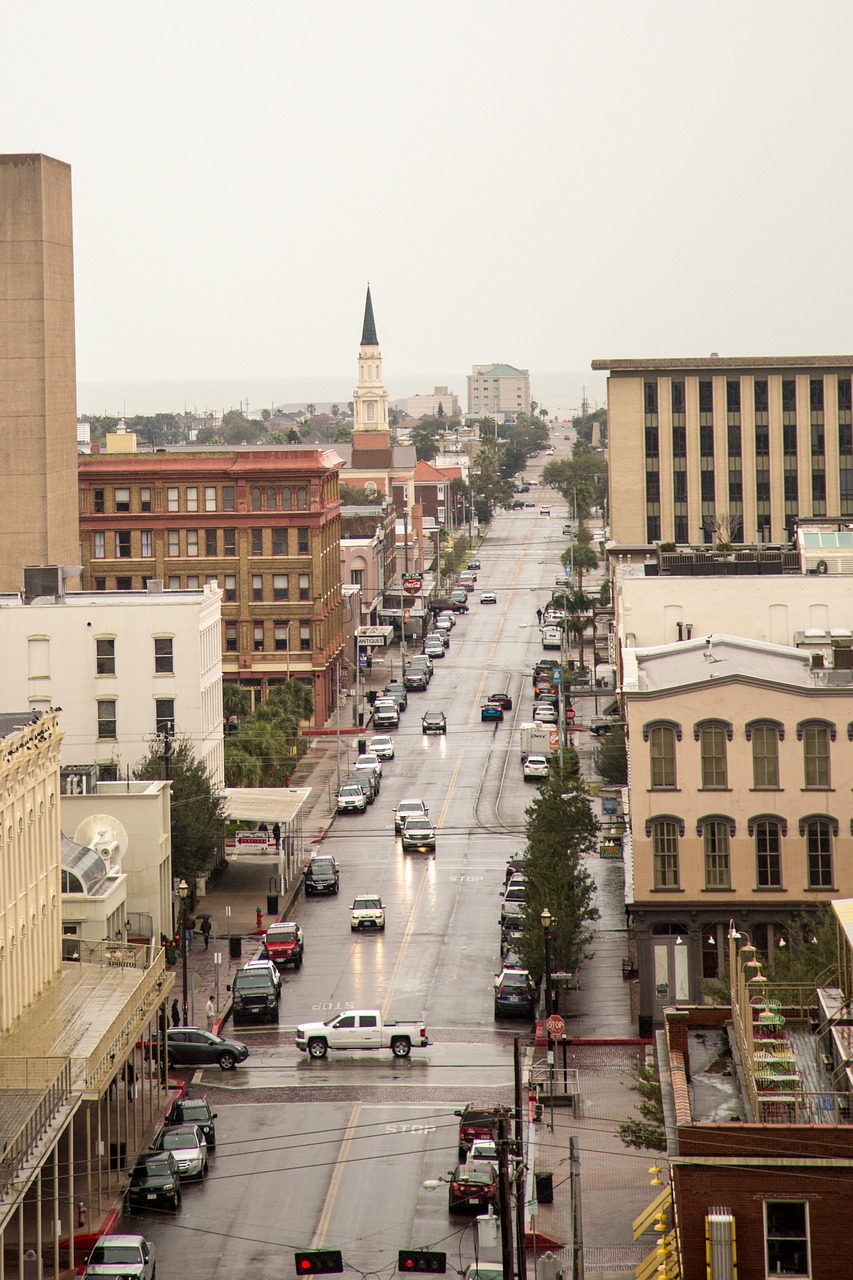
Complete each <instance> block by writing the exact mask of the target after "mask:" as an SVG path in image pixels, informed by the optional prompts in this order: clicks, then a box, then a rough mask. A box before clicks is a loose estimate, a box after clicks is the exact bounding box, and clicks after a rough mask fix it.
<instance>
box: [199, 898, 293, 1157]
mask: <svg viewBox="0 0 853 1280" xmlns="http://www.w3.org/2000/svg"><path fill="white" fill-rule="evenodd" d="M264 951H265V952H266V955H267V958H268V959H269V960H272V962H273V964H274V965H277V966H278V967H279V968H280V969H283V968H284V967H285V965H288V964H292V965H293V967H294V969H301V968H302V957H303V955H304V952H305V939H304V938H303V936H302V930H301V929H300V927H299V925H298V924H297V923H296V921H295V920H278V921H276V923H275V924H271V925H268V926H267V931H266V933H265V934H264ZM205 1136H206V1135H205Z"/></svg>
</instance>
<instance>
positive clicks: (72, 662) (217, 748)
mask: <svg viewBox="0 0 853 1280" xmlns="http://www.w3.org/2000/svg"><path fill="white" fill-rule="evenodd" d="M152 585H153V584H152V582H151V581H149V584H148V586H149V590H147V591H143V590H138V591H104V592H100V591H97V592H96V591H93V592H71V593H68V594H64V593H60V594H59V595H56V596H45V595H40V596H38V597H36V599H35V600H30V597H29V596H28V595H26V594H19V595H14V596H0V647H2V650H3V654H4V673H3V687H4V691H5V696H6V697H7V698H9V699H10V700H11V701H12V702H13V703H14V704H15V705H17V706H26V707H29V709H30V710H31V711H34V712H39V711H44V710H47V708H49V707H62V725H63V728H64V729H65V739H64V741H63V744H62V763H63V764H65V765H72V764H76V765H81V764H85V765H88V764H95V765H97V766H98V771H99V773H100V775H101V776H102V777H105V778H106V777H116V776H119V777H121V776H123V775H124V774H125V773H126V771H127V770H128V769H130V770H132V769H134V768H135V767H136V765H138V764H139V762H140V761H141V760H143V759H144V758H145V757H146V756H147V755H148V753H149V751H150V750H151V747H152V745H153V744H154V743H155V742H156V739H157V735H158V734H163V733H165V732H166V731H168V733H169V734H172V735H175V736H177V737H178V738H186V739H187V741H188V742H189V743H190V745H191V747H192V750H193V754H194V756H195V757H196V759H197V760H199V761H201V762H202V763H203V764H204V765H205V767H206V768H207V770H208V772H209V773H210V776H211V778H212V780H213V782H214V784H215V785H216V786H219V787H222V786H224V783H225V776H224V753H223V738H222V649H221V641H222V635H221V611H220V601H221V599H222V592H221V590H219V588H218V587H216V586H215V585H214V584H212V583H211V584H207V585H205V586H203V587H200V588H199V589H198V590H191V591H187V590H181V591H168V592H160V591H152V590H151V589H150V588H151V586H152Z"/></svg>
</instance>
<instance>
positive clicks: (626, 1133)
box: [616, 1066, 666, 1151]
mask: <svg viewBox="0 0 853 1280" xmlns="http://www.w3.org/2000/svg"><path fill="white" fill-rule="evenodd" d="M631 1090H632V1092H633V1093H637V1094H639V1095H640V1099H641V1101H640V1103H639V1105H638V1110H639V1112H640V1115H641V1116H642V1119H641V1120H626V1121H625V1122H624V1123H623V1124H620V1126H619V1128H618V1129H617V1130H616V1132H617V1133H618V1134H619V1137H620V1138H621V1139H622V1141H623V1143H624V1144H625V1146H626V1147H638V1148H639V1149H640V1150H641V1151H666V1129H665V1127H664V1115H663V1102H662V1100H661V1091H660V1076H659V1075H658V1073H657V1071H654V1070H650V1069H649V1068H648V1067H644V1066H639V1067H637V1071H636V1076H635V1080H634V1083H633V1084H632V1085H631Z"/></svg>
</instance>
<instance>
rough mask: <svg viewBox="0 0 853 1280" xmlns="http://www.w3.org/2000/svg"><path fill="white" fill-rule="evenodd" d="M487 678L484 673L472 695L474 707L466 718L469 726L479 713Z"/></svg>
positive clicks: (485, 672) (486, 672) (486, 674)
mask: <svg viewBox="0 0 853 1280" xmlns="http://www.w3.org/2000/svg"><path fill="white" fill-rule="evenodd" d="M490 656H491V655H490ZM488 678H489V673H488V671H484V672H483V674H482V675H481V676H480V683H479V684H478V685H477V692H476V693H475V694H474V705H473V707H472V708H471V714H470V715H469V716H468V723H469V724H473V723H474V721H475V720H476V718H477V716H478V715H479V713H480V699H481V698H482V696H483V689H484V688H485V685H486V681H487V680H488Z"/></svg>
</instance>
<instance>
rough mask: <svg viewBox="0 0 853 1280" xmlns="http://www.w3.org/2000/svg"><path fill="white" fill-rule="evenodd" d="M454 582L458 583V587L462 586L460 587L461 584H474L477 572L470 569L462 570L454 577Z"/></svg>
mask: <svg viewBox="0 0 853 1280" xmlns="http://www.w3.org/2000/svg"><path fill="white" fill-rule="evenodd" d="M456 580H457V582H458V583H459V585H460V586H462V585H463V583H466V582H476V581H477V570H476V569H470V568H469V569H462V570H461V572H460V573H458V574H457V575H456Z"/></svg>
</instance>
